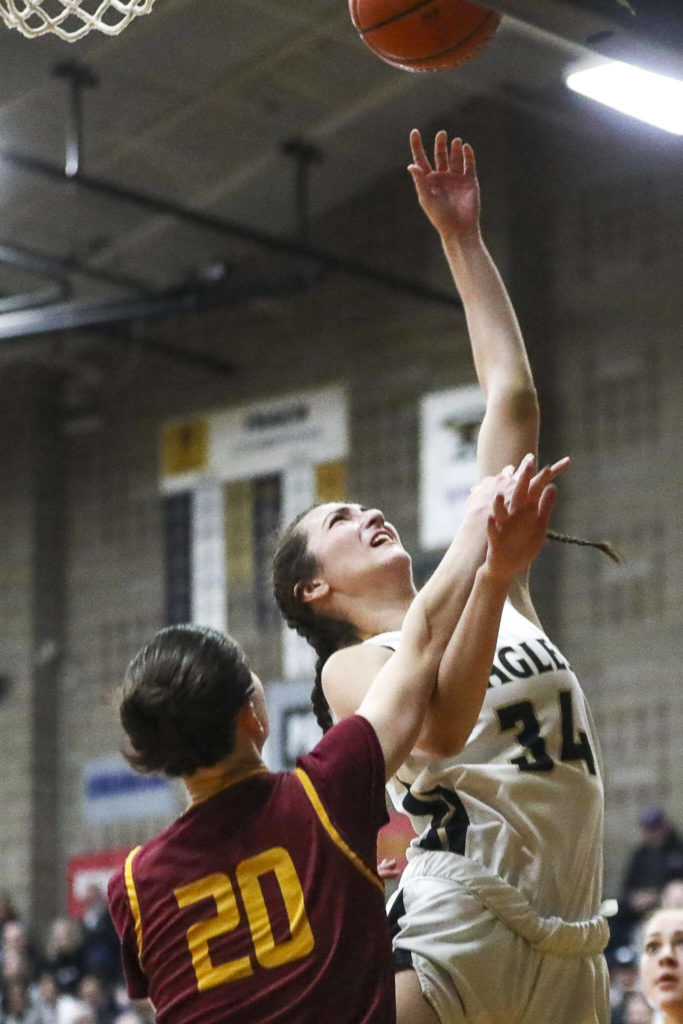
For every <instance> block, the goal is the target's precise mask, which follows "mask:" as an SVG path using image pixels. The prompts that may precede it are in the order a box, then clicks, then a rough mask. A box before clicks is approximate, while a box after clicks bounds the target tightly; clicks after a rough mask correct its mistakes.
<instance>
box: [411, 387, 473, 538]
mask: <svg viewBox="0 0 683 1024" xmlns="http://www.w3.org/2000/svg"><path fill="white" fill-rule="evenodd" d="M485 409H486V401H485V399H484V395H483V393H482V391H481V389H480V388H479V386H478V385H476V384H470V385H466V386H464V387H459V388H452V389H451V390H449V391H435V392H432V393H431V394H428V395H424V397H423V398H422V401H421V403H420V544H421V546H422V548H423V549H424V550H427V551H429V550H432V549H434V548H445V547H447V546H448V545H449V544H450V542H451V540H452V539H453V536H454V535H455V533H456V532H457V530H458V527H459V526H460V523H461V521H462V518H463V516H464V513H465V503H466V502H467V498H468V495H469V493H470V489H471V488H472V487H473V486H474V484H476V482H477V438H478V436H479V427H480V426H481V421H482V419H483V418H484V411H485Z"/></svg>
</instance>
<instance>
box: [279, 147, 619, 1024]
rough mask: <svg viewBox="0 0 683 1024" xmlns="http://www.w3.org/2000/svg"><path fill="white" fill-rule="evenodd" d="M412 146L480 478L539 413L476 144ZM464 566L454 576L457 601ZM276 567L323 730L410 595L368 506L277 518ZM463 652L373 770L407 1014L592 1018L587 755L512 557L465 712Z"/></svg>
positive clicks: (563, 677)
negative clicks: (490, 642) (387, 770)
mask: <svg viewBox="0 0 683 1024" xmlns="http://www.w3.org/2000/svg"><path fill="white" fill-rule="evenodd" d="M411 148H412V153H413V161H414V162H413V164H412V165H411V166H410V168H409V171H410V173H411V175H412V177H413V180H414V183H415V187H416V191H417V195H418V200H419V202H420V205H421V206H422V208H423V209H424V211H425V213H426V214H427V217H428V218H429V220H430V221H431V222H432V224H433V225H434V227H436V229H437V231H438V232H439V235H440V238H441V242H442V246H443V249H444V253H445V255H446V258H447V260H448V264H449V267H450V269H451V272H452V274H453V278H454V281H455V284H456V286H457V288H458V290H459V292H460V295H461V298H462V300H463V305H464V309H465V314H466V318H467V325H468V330H469V334H470V339H471V343H472V349H473V355H474V363H475V369H476V372H477V376H478V379H479V382H480V384H481V386H482V388H483V391H484V395H485V398H486V411H485V416H484V420H483V423H482V426H481V430H480V433H479V438H478V443H477V460H478V468H479V473H480V476H484V475H487V474H492V473H498V472H500V470H501V468H502V467H503V466H505V465H507V464H510V463H513V464H515V465H516V464H517V463H518V462H519V460H520V458H521V457H522V455H523V453H525V452H532V453H534V452H535V451H536V447H537V443H538V428H539V413H538V403H537V399H536V392H535V388H534V384H533V379H532V375H531V370H530V367H529V363H528V359H527V355H526V351H525V349H524V344H523V340H522V337H521V333H520V330H519V326H518V324H517V319H516V317H515V314H514V310H513V309H512V305H511V303H510V300H509V297H508V295H507V292H506V290H505V287H504V285H503V282H502V280H501V278H500V275H499V274H498V272H497V270H496V267H495V265H494V264H493V261H492V260H491V257H490V255H489V253H488V251H487V249H486V247H485V245H484V243H483V240H482V238H481V233H480V228H479V187H478V182H477V177H476V169H475V164H474V154H473V152H472V149H471V147H469V146H468V145H467V144H463V143H462V142H461V141H460V140H459V139H455V140H454V141H453V142H452V143H451V144H450V145H449V144H448V141H447V138H446V134H445V133H444V132H439V133H438V134H437V136H436V139H435V146H434V165H433V166H432V165H431V164H430V162H429V160H428V159H427V157H426V154H425V152H424V149H423V146H422V141H421V138H420V136H419V133H417V132H412V133H411ZM476 568H477V566H476V562H474V561H473V564H472V566H471V570H470V572H469V573H465V574H464V575H463V578H462V580H461V583H460V586H461V589H462V595H463V601H464V600H465V599H466V595H467V593H468V592H469V588H470V587H471V585H472V578H473V576H474V574H475V572H476ZM274 582H275V591H276V597H277V600H278V603H279V605H280V608H281V610H282V612H283V614H284V616H285V618H286V619H287V621H288V623H289V624H290V625H291V626H292V627H293V628H295V629H297V630H298V632H300V633H301V634H302V635H303V636H305V637H306V638H307V640H308V641H309V643H311V644H312V646H313V647H314V648H315V649H316V651H317V653H318V665H317V670H316V675H317V679H316V687H315V688H314V695H313V699H314V707H315V709H316V713H317V714H318V719H319V721H320V722H321V724H322V725H323V727H325V726H326V725H329V724H331V715H330V712H329V707H328V706H327V701H329V705H330V706H331V707H332V709H333V711H334V712H335V714H336V716H337V717H340V718H343V717H346V716H347V715H349V714H352V713H353V712H354V711H355V710H356V708H357V707H358V706H359V704H360V702H361V700H362V698H363V695H364V693H365V692H366V690H367V688H368V686H369V685H370V682H371V680H372V679H373V678H374V676H375V675H376V673H377V672H378V671H379V670H380V668H381V666H382V665H383V664H384V663H385V661H386V660H387V659H388V658H390V657H391V653H392V652H391V649H392V647H393V645H394V637H392V636H391V634H392V633H393V632H394V631H396V630H399V629H400V626H401V622H402V620H403V616H404V615H405V612H406V610H407V607H408V606H409V603H410V600H411V599H412V597H413V595H414V593H415V588H414V584H413V579H412V573H411V566H410V558H409V556H408V555H407V553H406V552H405V549H404V548H403V547H402V545H401V543H400V539H399V537H398V534H397V532H396V530H395V529H394V527H393V526H391V524H390V523H388V522H386V520H385V519H384V517H383V515H382V513H381V512H379V511H378V510H377V509H366V508H363V507H361V506H358V505H352V504H343V503H329V504H327V505H321V506H317V507H315V508H313V509H311V510H309V511H308V512H307V513H306V514H305V515H304V516H303V517H300V519H299V520H298V521H295V523H293V524H292V525H291V526H290V528H289V529H288V531H287V532H286V534H285V535H284V537H283V539H282V541H281V544H280V546H279V549H278V553H277V554H276V558H275V563H274ZM430 582H431V581H430ZM430 582H428V583H427V584H426V586H427V587H429V586H430ZM388 634H389V635H388ZM363 641H365V642H363ZM470 647H472V645H470ZM475 660H476V659H475V654H474V652H473V651H471V650H468V649H467V648H466V647H465V648H463V645H462V643H460V644H455V643H454V644H453V645H449V648H447V650H446V653H445V655H444V657H443V659H442V662H441V667H440V670H439V679H438V686H437V688H436V690H435V693H434V696H433V698H432V701H431V704H430V708H429V710H428V712H427V715H426V717H425V720H424V725H423V729H422V732H421V735H420V738H419V740H418V744H417V749H416V750H414V751H413V754H412V756H411V757H410V758H409V760H408V761H407V762H406V763H405V764H404V765H403V766H402V768H401V769H400V770H399V771H398V772H397V774H396V776H395V777H394V779H393V780H392V781H391V784H390V788H391V793H392V797H393V799H394V802H395V803H396V805H397V806H398V807H399V808H400V809H401V810H402V811H403V812H404V813H408V814H409V815H410V816H411V818H412V819H413V823H414V825H415V828H416V831H417V833H418V836H417V838H416V840H415V841H414V844H413V845H412V846H411V850H410V860H409V864H408V867H407V869H406V871H405V872H404V875H403V877H402V880H401V885H400V888H399V890H398V893H397V894H396V897H395V899H394V902H393V904H392V906H391V909H390V912H391V916H392V920H393V922H394V923H395V926H396V927H395V950H396V957H397V963H398V965H399V967H402V966H406V967H413V968H414V969H415V970H416V971H417V975H418V977H419V980H420V985H421V990H422V995H421V997H420V998H421V1004H422V1012H421V1018H420V1019H421V1020H423V1021H424V1022H425V1024H428V1022H429V1024H435V1022H437V1021H439V1022H441V1024H451V1022H452V1024H456V1022H457V1024H460V1022H468V1024H509V1022H515V1024H605V1022H606V1021H607V1020H608V1005H609V1002H608V988H607V972H606V967H605V963H604V959H603V957H602V955H601V953H602V949H603V948H604V946H605V944H606V941H607V937H608V929H607V924H606V922H605V920H604V918H602V917H600V916H599V914H598V910H599V904H600V893H601V885H602V849H601V847H602V813H603V812H602V777H601V769H600V759H599V755H598V750H597V743H596V739H595V736H594V730H593V728H592V725H591V721H590V715H589V712H588V708H587V705H586V702H585V698H584V696H583V693H582V691H581V689H580V687H579V684H578V681H577V680H576V677H575V676H574V674H573V673H572V672H571V670H570V668H569V666H568V663H567V661H566V659H565V658H564V657H563V656H562V655H561V654H560V652H559V651H557V649H556V648H555V646H554V645H553V644H552V643H551V642H550V641H549V640H548V638H547V637H546V636H545V634H544V633H543V631H542V628H541V624H540V621H539V619H538V616H537V614H536V611H535V609H534V606H533V604H532V601H531V597H530V593H529V586H528V573H527V572H525V573H524V574H522V575H520V576H519V577H517V578H516V579H515V580H514V582H513V584H512V586H511V588H510V591H509V597H508V602H507V604H506V608H505V611H504V615H503V619H502V622H501V631H500V635H499V638H498V647H497V653H496V657H495V660H494V663H493V667H492V671H491V675H490V678H489V686H488V689H487V692H486V697H485V699H484V705H483V709H481V714H480V706H476V707H475V706H474V704H473V703H471V704H470V705H469V706H468V707H464V706H463V703H462V701H461V700H460V699H459V697H460V694H459V681H460V680H463V679H465V678H467V677H468V674H469V673H470V672H471V671H472V666H473V664H474V663H475ZM408 973H411V972H408ZM401 978H402V974H401V973H399V974H398V975H397V992H398V994H399V998H400V996H401V987H400V986H401Z"/></svg>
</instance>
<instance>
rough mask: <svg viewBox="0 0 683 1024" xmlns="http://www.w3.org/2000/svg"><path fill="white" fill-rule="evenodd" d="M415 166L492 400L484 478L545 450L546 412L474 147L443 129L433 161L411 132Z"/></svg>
mask: <svg viewBox="0 0 683 1024" xmlns="http://www.w3.org/2000/svg"><path fill="white" fill-rule="evenodd" d="M410 146H411V151H412V155H413V163H412V164H411V165H410V166H409V168H408V170H409V172H410V175H411V177H412V179H413V183H414V185H415V190H416V193H417V197H418V201H419V203H420V206H421V207H422V209H423V210H424V212H425V214H426V216H427V218H428V219H429V221H430V222H431V223H432V225H433V226H434V227H435V228H436V230H437V231H438V233H439V237H440V239H441V244H442V247H443V250H444V253H445V256H446V259H447V261H448V265H449V267H450V270H451V274H452V275H453V280H454V282H455V286H456V288H457V289H458V292H459V294H460V297H461V299H462V301H463V306H464V309H465V316H466V318H467V327H468V331H469V335H470V341H471V344H472V353H473V357H474V365H475V369H476V373H477V377H478V380H479V383H480V384H481V387H482V389H483V391H484V395H485V397H486V413H485V416H484V421H483V423H482V427H481V431H480V434H479V444H478V451H477V460H478V466H479V474H480V476H484V475H486V474H489V473H497V472H499V470H500V469H501V468H502V467H503V466H505V465H507V464H508V463H513V464H514V465H517V464H518V463H519V461H520V459H521V458H522V456H523V455H524V454H525V453H526V452H536V451H537V448H538V429H539V412H538V402H537V398H536V390H535V387H534V382H533V377H532V374H531V368H530V366H529V360H528V358H527V354H526V350H525V348H524V341H523V339H522V334H521V331H520V328H519V324H518V322H517V317H516V315H515V311H514V309H513V307H512V303H511V301H510V297H509V295H508V293H507V290H506V288H505V285H504V283H503V280H502V278H501V276H500V274H499V272H498V270H497V268H496V266H495V264H494V262H493V260H492V258H491V256H490V254H489V252H488V250H487V248H486V246H485V244H484V241H483V239H482V236H481V230H480V217H479V215H480V192H479V182H478V179H477V170H476V164H475V159H474V151H473V149H472V147H471V146H470V145H469V144H468V143H466V142H465V143H464V142H462V140H461V139H459V138H456V139H453V140H452V141H451V143H450V144H449V142H448V138H447V135H446V132H444V131H440V132H437V134H436V137H435V140H434V159H433V164H432V163H431V162H430V160H429V158H428V157H427V155H426V153H425V149H424V146H423V144H422V139H421V137H420V133H419V132H418V131H417V130H413V131H412V132H411V134H410Z"/></svg>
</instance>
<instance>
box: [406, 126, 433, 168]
mask: <svg viewBox="0 0 683 1024" xmlns="http://www.w3.org/2000/svg"><path fill="white" fill-rule="evenodd" d="M410 151H411V153H412V154H413V161H414V163H415V165H416V166H417V167H419V169H420V170H421V171H424V173H425V174H428V173H429V172H430V171H431V169H432V167H431V164H430V163H429V160H428V159H427V154H426V153H425V151H424V146H423V145H422V136H421V135H420V133H419V131H418V130H417V128H413V130H412V131H411V133H410Z"/></svg>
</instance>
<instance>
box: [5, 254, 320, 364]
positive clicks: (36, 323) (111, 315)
mask: <svg viewBox="0 0 683 1024" xmlns="http://www.w3.org/2000/svg"><path fill="white" fill-rule="evenodd" d="M312 276H313V272H312V270H311V268H310V267H309V266H303V267H299V268H297V269H294V270H293V269H292V268H286V269H279V270H276V271H272V272H271V273H269V274H265V273H259V274H257V275H244V274H235V275H233V276H231V277H228V278H226V279H225V280H224V281H222V282H221V283H220V285H218V286H216V287H215V288H207V289H196V288H193V289H190V290H184V291H180V292H170V293H167V294H165V295H157V296H150V297H140V298H134V299H122V300H118V301H105V302H61V303H57V304H55V305H52V306H47V307H45V308H41V309H24V310H21V311H18V312H14V313H6V314H5V315H4V316H0V339H4V340H6V341H11V340H13V339H16V340H17V341H20V340H21V339H23V338H27V337H31V336H34V335H37V334H49V333H51V332H53V331H63V330H72V329H76V328H83V327H97V326H103V325H106V324H116V323H123V322H126V321H131V320H149V319H154V318H157V319H158V318H161V317H168V316H179V315H183V314H187V313H194V312H197V311H198V310H201V309H210V308H212V307H217V306H221V305H226V304H231V303H236V302H246V301H248V300H249V299H251V298H264V297H266V296H276V295H282V294H290V293H291V292H292V291H293V290H294V289H297V288H305V287H307V286H308V285H309V284H310V283H311V280H312ZM169 348H170V346H169ZM180 351H185V350H180ZM202 358H203V357H202ZM207 359H208V360H209V362H207V365H210V359H211V357H207ZM217 364H218V361H217Z"/></svg>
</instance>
